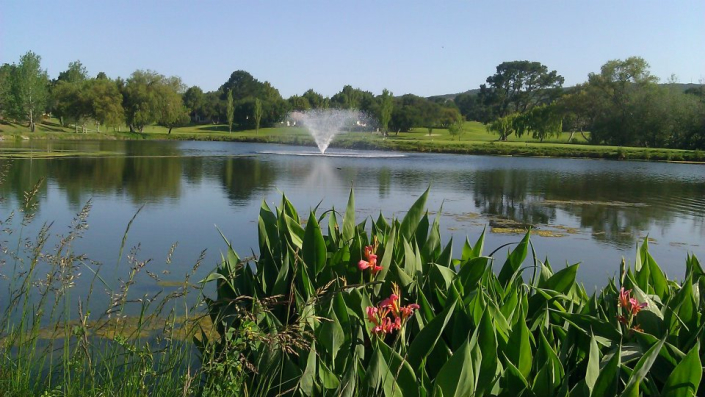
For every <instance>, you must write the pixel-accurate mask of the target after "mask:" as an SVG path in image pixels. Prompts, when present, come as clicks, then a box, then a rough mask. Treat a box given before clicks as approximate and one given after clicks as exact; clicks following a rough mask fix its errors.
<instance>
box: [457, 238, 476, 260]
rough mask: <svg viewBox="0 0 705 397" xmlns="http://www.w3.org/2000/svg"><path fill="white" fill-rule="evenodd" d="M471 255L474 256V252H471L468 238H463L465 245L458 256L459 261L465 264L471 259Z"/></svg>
mask: <svg viewBox="0 0 705 397" xmlns="http://www.w3.org/2000/svg"><path fill="white" fill-rule="evenodd" d="M473 255H474V252H473V250H472V245H470V240H468V238H467V237H465V244H463V251H462V253H461V255H460V261H461V262H467V261H468V260H470V259H472V258H473Z"/></svg>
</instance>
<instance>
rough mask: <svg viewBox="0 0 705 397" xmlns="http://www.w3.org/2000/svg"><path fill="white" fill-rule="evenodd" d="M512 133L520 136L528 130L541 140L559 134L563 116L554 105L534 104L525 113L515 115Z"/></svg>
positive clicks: (533, 136) (561, 128)
mask: <svg viewBox="0 0 705 397" xmlns="http://www.w3.org/2000/svg"><path fill="white" fill-rule="evenodd" d="M513 122H514V133H515V134H516V136H517V137H520V136H522V135H523V134H524V132H527V133H528V132H530V133H531V136H532V138H534V139H538V140H540V141H541V142H543V140H544V139H546V138H549V137H551V136H560V134H561V131H562V130H563V118H562V115H561V112H560V110H559V109H558V107H557V106H555V105H541V106H536V107H534V108H533V109H531V110H530V111H528V112H526V113H522V114H519V115H517V116H516V117H515V118H514V120H513Z"/></svg>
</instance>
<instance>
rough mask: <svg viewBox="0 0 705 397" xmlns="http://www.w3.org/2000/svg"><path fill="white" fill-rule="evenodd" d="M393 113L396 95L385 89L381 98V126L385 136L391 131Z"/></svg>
mask: <svg viewBox="0 0 705 397" xmlns="http://www.w3.org/2000/svg"><path fill="white" fill-rule="evenodd" d="M392 111H394V95H393V94H392V93H391V92H390V91H389V90H387V89H386V88H385V89H384V90H382V95H380V96H379V126H380V129H381V130H382V133H383V134H384V135H385V136H386V135H387V132H388V131H389V121H390V120H391V119H392Z"/></svg>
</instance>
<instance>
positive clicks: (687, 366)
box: [661, 342, 703, 397]
mask: <svg viewBox="0 0 705 397" xmlns="http://www.w3.org/2000/svg"><path fill="white" fill-rule="evenodd" d="M699 353H700V342H698V343H696V344H695V346H694V347H693V348H692V349H690V351H689V352H688V354H687V355H686V356H685V358H684V359H683V360H682V361H681V362H680V363H678V365H677V366H676V368H675V369H673V372H671V375H670V376H669V377H668V380H667V381H666V384H665V385H664V386H663V390H662V391H661V395H662V396H663V397H691V396H697V395H698V386H699V385H700V381H701V379H702V376H703V369H702V363H701V362H700V355H699Z"/></svg>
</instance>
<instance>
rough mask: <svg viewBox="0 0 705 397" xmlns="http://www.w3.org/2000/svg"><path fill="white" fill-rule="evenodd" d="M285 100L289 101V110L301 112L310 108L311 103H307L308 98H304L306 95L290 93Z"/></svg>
mask: <svg viewBox="0 0 705 397" xmlns="http://www.w3.org/2000/svg"><path fill="white" fill-rule="evenodd" d="M287 102H289V108H291V110H297V111H300V112H302V111H306V110H308V109H311V104H310V103H308V99H306V97H302V96H298V95H292V96H290V97H289V99H287Z"/></svg>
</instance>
